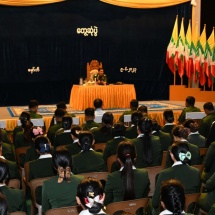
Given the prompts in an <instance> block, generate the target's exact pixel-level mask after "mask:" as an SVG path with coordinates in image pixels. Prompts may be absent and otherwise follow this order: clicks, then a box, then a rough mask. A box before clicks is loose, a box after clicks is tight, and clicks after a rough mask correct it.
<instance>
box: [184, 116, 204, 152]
mask: <svg viewBox="0 0 215 215" xmlns="http://www.w3.org/2000/svg"><path fill="white" fill-rule="evenodd" d="M184 127H185V128H186V129H187V131H188V137H187V141H188V142H189V143H191V144H193V145H196V146H198V147H199V148H203V147H205V141H206V140H205V137H204V136H202V135H201V134H199V132H198V129H199V125H198V123H197V122H195V121H194V120H193V119H187V120H186V121H185V122H184Z"/></svg>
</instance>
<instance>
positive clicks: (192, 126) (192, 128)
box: [183, 119, 199, 132]
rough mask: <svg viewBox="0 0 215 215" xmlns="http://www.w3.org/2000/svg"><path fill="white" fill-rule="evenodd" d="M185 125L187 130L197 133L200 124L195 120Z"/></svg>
mask: <svg viewBox="0 0 215 215" xmlns="http://www.w3.org/2000/svg"><path fill="white" fill-rule="evenodd" d="M183 125H184V127H185V128H189V129H190V132H197V131H198V130H199V125H198V123H197V122H195V121H194V120H193V119H187V120H186V121H185V122H184V124H183Z"/></svg>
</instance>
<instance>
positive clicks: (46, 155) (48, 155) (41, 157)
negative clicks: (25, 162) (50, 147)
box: [39, 154, 52, 159]
mask: <svg viewBox="0 0 215 215" xmlns="http://www.w3.org/2000/svg"><path fill="white" fill-rule="evenodd" d="M44 158H52V155H51V154H45V155H40V157H39V159H44Z"/></svg>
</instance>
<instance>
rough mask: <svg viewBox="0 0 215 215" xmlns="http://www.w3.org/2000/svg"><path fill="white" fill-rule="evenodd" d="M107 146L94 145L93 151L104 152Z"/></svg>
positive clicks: (103, 144)
mask: <svg viewBox="0 0 215 215" xmlns="http://www.w3.org/2000/svg"><path fill="white" fill-rule="evenodd" d="M105 146H106V143H96V144H93V149H94V150H95V151H100V152H104V150H105Z"/></svg>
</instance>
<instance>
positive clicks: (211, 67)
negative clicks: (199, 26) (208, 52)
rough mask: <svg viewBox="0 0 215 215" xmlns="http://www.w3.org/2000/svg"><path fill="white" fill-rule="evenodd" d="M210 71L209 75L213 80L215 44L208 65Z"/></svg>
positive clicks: (214, 75)
mask: <svg viewBox="0 0 215 215" xmlns="http://www.w3.org/2000/svg"><path fill="white" fill-rule="evenodd" d="M210 71H211V75H212V76H213V77H214V78H215V44H214V47H213V51H212V60H211V63H210Z"/></svg>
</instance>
